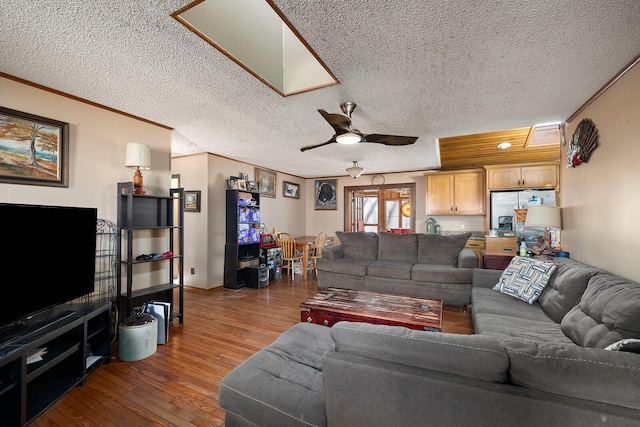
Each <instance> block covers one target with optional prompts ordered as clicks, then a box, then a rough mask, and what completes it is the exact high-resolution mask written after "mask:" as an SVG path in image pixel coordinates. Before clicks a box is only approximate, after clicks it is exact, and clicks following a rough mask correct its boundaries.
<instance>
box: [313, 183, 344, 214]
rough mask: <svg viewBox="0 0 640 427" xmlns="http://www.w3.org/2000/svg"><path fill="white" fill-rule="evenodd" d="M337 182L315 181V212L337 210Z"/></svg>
mask: <svg viewBox="0 0 640 427" xmlns="http://www.w3.org/2000/svg"><path fill="white" fill-rule="evenodd" d="M337 188H338V180H336V179H324V180H317V181H316V187H315V190H316V191H315V200H316V205H315V209H316V210H330V209H338V202H337Z"/></svg>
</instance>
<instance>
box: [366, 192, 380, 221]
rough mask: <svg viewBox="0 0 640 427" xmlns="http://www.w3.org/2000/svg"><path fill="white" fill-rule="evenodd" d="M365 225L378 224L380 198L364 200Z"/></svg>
mask: <svg viewBox="0 0 640 427" xmlns="http://www.w3.org/2000/svg"><path fill="white" fill-rule="evenodd" d="M364 223H365V224H378V198H377V197H365V198H364Z"/></svg>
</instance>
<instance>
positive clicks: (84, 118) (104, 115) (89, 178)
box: [0, 77, 171, 287]
mask: <svg viewBox="0 0 640 427" xmlns="http://www.w3.org/2000/svg"><path fill="white" fill-rule="evenodd" d="M0 106H2V107H6V108H11V109H14V110H18V111H22V112H25V113H30V114H35V115H38V116H42V117H46V118H49V119H54V120H59V121H62V122H66V123H69V187H68V188H58V187H45V186H38V185H20V184H2V183H0V202H8V203H28V204H43V205H62V206H82V207H94V208H97V209H98V218H101V219H106V220H109V221H112V222H114V223H116V222H117V197H116V194H117V183H118V182H128V181H131V180H132V178H133V170H132V169H128V168H126V167H124V158H125V150H126V145H127V143H128V142H134V141H135V142H141V143H144V144H148V145H149V146H151V170H148V171H144V172H143V176H144V186H145V189H146V191H147V193H148V194H162V195H168V190H169V188H170V185H171V172H170V162H171V131H170V130H169V129H166V128H163V127H160V126H155V125H151V124H148V123H145V122H142V121H140V120H136V119H132V118H129V117H126V116H123V115H121V114H117V113H113V112H110V111H107V110H105V109H102V108H99V107H95V106H92V105H89V104H86V103H83V102H80V101H75V100H73V99H70V98H67V97H64V96H61V95H57V94H54V93H51V92H47V91H44V90H41V89H37V88H35V87H32V86H29V85H25V84H22V83H19V82H16V81H13V80H10V79H6V78H3V77H0ZM48 226H51V227H53V226H55V224H50V225H48ZM166 247H167V246H166V240H165V241H163V242H162V243H158V239H155V238H154V236H153V235H152V234H150V235H146V236H142V241H141V242H140V244H139V246H137V247H136V249H137V250H139V251H154V250H155V251H162V250H163V249H164V250H167V249H166ZM146 253H149V252H146ZM141 275H142V277H140V278H136V279H135V280H134V285H136V287H140V286H145V285H146V284H149V283H157V282H158V281H161V282H165V281H166V275H167V274H166V271H164V270H163V269H159V270H154V271H151V272H148V273H141Z"/></svg>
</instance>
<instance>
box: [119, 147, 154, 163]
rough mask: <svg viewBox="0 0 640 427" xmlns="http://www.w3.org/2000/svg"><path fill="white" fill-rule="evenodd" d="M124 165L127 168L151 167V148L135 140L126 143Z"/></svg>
mask: <svg viewBox="0 0 640 427" xmlns="http://www.w3.org/2000/svg"><path fill="white" fill-rule="evenodd" d="M124 165H125V166H126V167H128V168H140V169H151V148H150V147H149V146H148V145H146V144H139V143H137V142H130V143H128V144H127V155H126V158H125V161H124Z"/></svg>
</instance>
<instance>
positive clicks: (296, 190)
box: [282, 181, 300, 199]
mask: <svg viewBox="0 0 640 427" xmlns="http://www.w3.org/2000/svg"><path fill="white" fill-rule="evenodd" d="M282 195H283V196H284V197H291V198H293V199H299V198H300V185H299V184H294V183H293V182H287V181H282Z"/></svg>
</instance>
